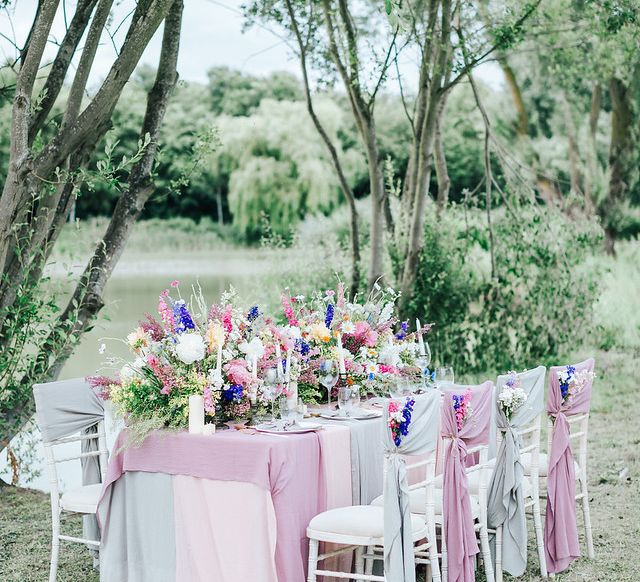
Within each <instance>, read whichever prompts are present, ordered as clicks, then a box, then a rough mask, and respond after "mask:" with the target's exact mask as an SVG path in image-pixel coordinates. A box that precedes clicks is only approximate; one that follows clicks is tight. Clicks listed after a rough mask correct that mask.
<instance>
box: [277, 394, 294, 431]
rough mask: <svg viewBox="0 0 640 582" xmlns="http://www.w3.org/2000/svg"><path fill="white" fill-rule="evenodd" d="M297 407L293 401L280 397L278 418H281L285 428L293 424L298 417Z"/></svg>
mask: <svg viewBox="0 0 640 582" xmlns="http://www.w3.org/2000/svg"><path fill="white" fill-rule="evenodd" d="M297 406H298V403H297V402H296V401H295V400H291V399H289V398H287V397H286V396H281V397H280V418H282V420H283V423H284V425H285V426H290V425H292V424H295V422H296V420H297V415H298V413H297V410H296V409H297Z"/></svg>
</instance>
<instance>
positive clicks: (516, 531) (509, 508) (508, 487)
mask: <svg viewBox="0 0 640 582" xmlns="http://www.w3.org/2000/svg"><path fill="white" fill-rule="evenodd" d="M545 373H546V368H545V367H544V366H539V367H537V368H534V369H533V370H527V371H525V372H522V373H520V374H518V377H519V379H520V386H521V388H522V389H523V390H524V392H525V393H526V394H527V400H526V402H525V403H524V404H523V405H522V406H521V407H520V408H518V409H517V410H516V411H515V412H514V414H513V417H512V418H511V420H509V419H507V417H506V415H505V413H504V411H503V410H502V408H501V407H500V405H499V403H498V399H497V395H498V394H499V393H500V391H501V390H502V388H503V387H504V385H505V384H506V382H507V380H508V378H509V377H508V376H506V375H503V376H498V384H497V388H498V389H497V393H496V398H495V399H494V400H495V402H494V408H495V419H496V425H497V429H498V430H499V431H500V432H501V433H502V435H503V438H502V442H501V443H500V448H499V449H498V453H497V456H496V464H495V468H494V471H493V475H492V477H491V481H490V483H489V496H488V512H487V519H488V522H489V527H491V528H495V527H497V526H500V525H502V526H503V541H502V563H503V569H504V570H505V571H507V572H509V573H510V574H511V575H512V576H521V575H522V574H523V573H524V571H525V568H526V566H527V522H526V516H525V508H524V495H523V486H522V481H523V478H524V466H523V464H522V460H521V458H520V448H521V446H522V443H521V438H520V436H519V435H518V430H519V429H522V428H524V427H525V426H527V425H528V424H530V423H531V422H533V421H534V420H535V419H536V418H537V417H538V416H540V415H541V414H542V411H543V410H544V378H545Z"/></svg>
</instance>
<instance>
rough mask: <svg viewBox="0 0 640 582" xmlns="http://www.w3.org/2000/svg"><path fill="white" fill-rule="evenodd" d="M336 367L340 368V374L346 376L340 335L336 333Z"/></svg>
mask: <svg viewBox="0 0 640 582" xmlns="http://www.w3.org/2000/svg"><path fill="white" fill-rule="evenodd" d="M338 365H339V366H340V373H341V374H346V373H347V368H346V367H345V365H344V354H343V353H342V334H340V332H338Z"/></svg>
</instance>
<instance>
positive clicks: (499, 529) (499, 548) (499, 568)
mask: <svg viewBox="0 0 640 582" xmlns="http://www.w3.org/2000/svg"><path fill="white" fill-rule="evenodd" d="M502 527H503V526H501V525H499V526H498V527H496V582H502Z"/></svg>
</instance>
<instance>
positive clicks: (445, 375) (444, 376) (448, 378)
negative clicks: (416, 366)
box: [436, 366, 454, 388]
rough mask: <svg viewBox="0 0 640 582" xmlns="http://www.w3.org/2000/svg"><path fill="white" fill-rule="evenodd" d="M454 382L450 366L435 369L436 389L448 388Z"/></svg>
mask: <svg viewBox="0 0 640 582" xmlns="http://www.w3.org/2000/svg"><path fill="white" fill-rule="evenodd" d="M453 382H454V375H453V368H452V367H451V366H441V367H440V368H436V385H437V386H438V388H443V387H446V386H450V385H451V384H453Z"/></svg>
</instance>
